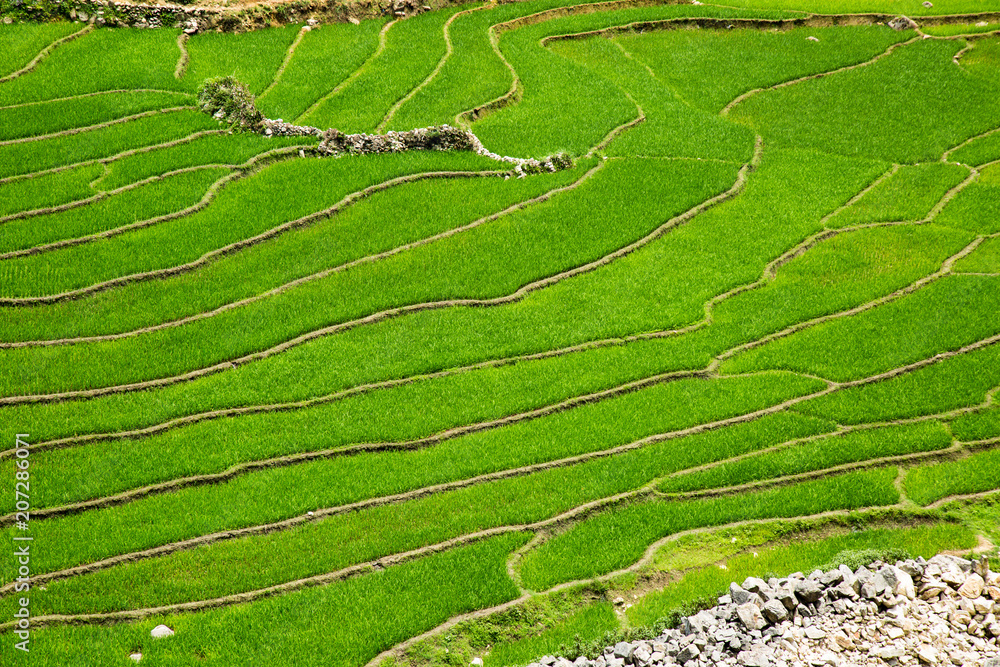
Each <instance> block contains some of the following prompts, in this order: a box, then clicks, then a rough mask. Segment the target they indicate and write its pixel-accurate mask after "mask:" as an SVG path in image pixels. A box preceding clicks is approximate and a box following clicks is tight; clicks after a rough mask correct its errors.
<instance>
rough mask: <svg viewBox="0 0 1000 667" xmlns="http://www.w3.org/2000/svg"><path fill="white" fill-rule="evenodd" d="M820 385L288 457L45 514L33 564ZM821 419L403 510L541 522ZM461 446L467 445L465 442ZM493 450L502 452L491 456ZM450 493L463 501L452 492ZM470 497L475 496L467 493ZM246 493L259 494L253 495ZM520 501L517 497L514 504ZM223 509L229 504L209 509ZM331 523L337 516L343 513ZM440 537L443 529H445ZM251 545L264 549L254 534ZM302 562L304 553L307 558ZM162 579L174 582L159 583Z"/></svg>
mask: <svg viewBox="0 0 1000 667" xmlns="http://www.w3.org/2000/svg"><path fill="white" fill-rule="evenodd" d="M818 388H819V386H818V383H816V382H815V381H810V380H800V379H797V378H793V377H788V376H784V377H783V376H781V375H775V376H762V377H755V378H748V379H746V380H744V381H741V382H738V383H733V384H728V383H724V384H717V385H713V386H708V387H703V388H699V387H697V385H695V386H693V387H692V386H691V385H690V384H688V385H686V386H685V385H681V386H677V387H674V386H670V385H667V386H664V387H663V388H661V389H659V390H647V391H646V392H645V393H644V394H643V395H638V396H633V397H631V398H626V399H622V400H619V401H617V402H616V403H611V404H609V407H603V408H599V409H591V410H584V411H574V412H573V413H570V415H568V416H567V417H563V418H556V417H549V418H548V419H545V420H538V421H535V422H528V423H526V424H522V425H518V426H513V427H508V428H507V429H501V430H498V431H496V432H491V433H488V434H479V435H471V436H466V437H465V438H464V439H462V440H454V441H449V442H448V443H443V444H442V445H438V446H435V447H432V448H429V449H424V450H421V451H418V452H415V453H407V452H400V453H391V452H389V453H384V454H366V455H359V456H356V457H341V458H335V459H329V460H322V459H321V460H316V461H312V462H309V463H304V464H299V465H295V466H291V467H285V468H277V469H273V470H263V471H259V472H255V473H252V474H248V475H244V476H241V477H239V478H236V479H234V480H232V481H230V482H228V483H225V484H222V485H218V486H201V487H193V488H188V489H182V490H180V491H178V492H176V493H170V494H165V495H159V496H151V497H147V498H145V499H141V500H137V501H135V502H132V503H130V504H127V505H121V506H118V507H110V508H105V509H97V510H94V511H90V512H86V513H83V514H77V515H71V516H65V517H58V518H52V519H47V520H45V521H43V522H40V525H41V528H40V530H42V531H44V532H43V534H44V535H46V539H49V540H51V541H52V542H53V543H56V540H58V545H59V546H56V547H53V548H51V549H49V550H48V551H46V552H45V554H43V555H40V556H39V557H38V558H36V559H35V560H33V561H32V562H33V564H34V567H35V568H36V571H39V572H41V571H51V570H55V569H59V568H63V567H68V566H71V565H74V564H78V563H81V562H89V561H92V560H96V559H99V558H105V557H108V556H109V555H112V554H114V553H121V552H129V551H134V550H138V549H144V548H149V547H151V546H155V545H158V544H164V543H168V542H172V541H176V540H180V539H186V538H189V537H193V536H196V535H199V534H205V533H210V532H215V531H218V530H226V529H231V528H238V527H241V526H248V525H258V524H261V523H269V522H273V521H277V520H281V519H284V518H288V517H291V516H297V515H300V514H305V512H307V511H312V510H315V509H317V508H319V507H333V506H339V505H342V504H346V503H352V502H357V501H359V500H363V499H366V498H373V497H381V496H384V495H388V494H393V493H399V492H403V491H407V490H411V489H416V488H421V487H423V486H425V485H430V484H437V483H442V482H447V481H451V480H454V479H467V478H471V477H473V476H475V475H478V474H482V473H486V472H492V471H496V470H504V469H508V468H507V467H508V466H509V467H510V468H513V467H515V466H520V465H524V464H531V463H536V462H540V461H544V460H547V459H548V458H549V457H559V456H560V455H566V454H574V453H580V452H586V451H589V450H590V449H591V448H592V447H600V446H602V445H603V446H615V445H618V444H623V443H624V442H627V441H628V439H629V438H630V437H634V438H639V437H645V436H647V435H649V434H653V433H657V432H658V431H661V430H662V431H669V430H670V429H674V428H681V427H686V426H692V425H695V424H697V423H699V422H701V421H702V420H704V421H711V420H713V419H720V418H726V417H732V416H735V415H739V414H743V413H746V412H751V411H754V410H760V409H763V408H766V407H768V406H771V405H774V404H777V403H780V402H782V401H784V400H787V399H789V398H792V397H795V396H800V395H803V394H807V393H809V392H812V391H816V390H817V389H818ZM699 389H700V391H699ZM716 396H717V397H726V398H727V399H728V400H729V405H727V406H724V407H723V406H714V405H713V404H712V402H711V399H712V398H713V397H716ZM678 397H683V398H685V399H687V400H691V401H692V402H695V403H696V402H698V401H704V403H703V404H702V405H701V406H700V409H699V410H698V412H697V413H696V414H685V413H683V412H682V413H680V414H678V413H677V412H672V411H669V410H668V408H669V406H670V405H673V404H675V403H671V399H677V398H678ZM616 405H619V406H623V408H624V409H630V410H631V411H632V412H631V414H633V415H637V416H638V415H643V416H644V418H645V419H647V420H650V422H649V424H647V425H637V426H636V427H634V428H633V429H632V430H631V431H624V430H623V432H622V433H621V434H616V433H614V432H613V431H611V432H609V431H607V430H605V431H603V432H602V430H601V429H602V428H604V427H603V426H602V424H601V422H599V421H592V420H593V419H594V417H593V415H595V414H597V415H602V414H607V411H608V410H610V409H613V408H614V407H615V406H616ZM720 407H721V408H722V409H720ZM658 413H663V416H662V417H659V415H658ZM553 424H555V425H559V424H568V425H569V426H571V427H572V428H574V429H575V432H578V433H579V434H580V436H581V438H584V439H586V438H587V437H588V435H589V436H590V437H592V438H594V439H595V440H596V442H593V443H589V442H588V443H586V444H583V445H572V444H570V445H567V444H565V443H560V442H559V441H556V442H555V443H554V444H549V443H551V441H552V435H551V434H552V433H553V431H552V430H549V429H550V428H552V425H553ZM828 428H829V427H828V425H825V424H823V423H822V422H818V421H815V420H809V419H804V418H791V419H789V418H786V417H781V418H772V419H769V420H761V421H759V422H754V423H752V424H750V425H746V426H741V427H734V428H731V429H728V431H726V432H719V434H713V435H711V436H709V435H700V436H694V437H690V438H686V439H684V440H683V441H682V440H678V439H674V440H667V441H663V442H662V443H659V444H656V445H652V446H646V447H643V448H640V449H637V450H635V451H632V452H629V453H626V454H620V455H618V456H615V457H613V458H602V459H596V460H593V461H589V462H586V463H581V464H577V465H574V466H571V467H567V468H556V469H553V470H548V471H544V472H536V473H533V474H531V475H529V476H527V477H519V478H513V479H508V480H504V481H499V482H490V483H487V484H482V485H480V486H478V487H473V488H469V489H463V490H460V491H450V492H448V493H446V494H442V495H438V496H433V497H431V498H427V499H423V500H419V501H414V502H410V503H407V504H406V505H404V506H402V507H403V508H404V509H403V510H399V511H406V512H410V511H417V510H408V509H405V508H406V507H410V506H412V507H424V508H425V509H426V511H427V512H430V514H426V516H428V517H429V516H432V515H433V511H432V510H433V508H436V507H444V506H446V505H447V504H448V503H453V504H454V503H460V505H458V504H455V505H454V506H455V507H458V506H462V507H466V506H467V507H469V508H470V512H471V511H472V509H473V508H475V509H476V511H475V513H473V514H472V515H469V516H466V515H456V516H455V517H454V521H455V522H457V523H456V524H454V525H452V524H449V525H452V528H449V527H448V526H447V525H445V524H443V523H439V525H437V526H436V529H440V530H446V529H447V530H449V531H450V530H458V531H459V532H458V533H457V534H461V531H462V530H465V531H469V530H473V529H482V528H486V527H490V526H494V525H505V524H509V523H518V522H526V521H537V520H540V519H543V518H546V517H548V516H552V515H554V514H558V513H559V512H563V511H566V510H568V509H570V508H572V507H574V506H576V505H579V504H581V503H584V502H589V501H591V500H595V499H597V498H601V497H606V496H610V495H614V494H616V493H621V492H623V491H627V490H630V489H634V488H638V487H640V486H642V485H644V484H646V483H648V482H650V481H651V480H652V479H653V478H655V477H657V476H659V475H664V474H669V473H671V472H674V471H676V470H678V469H680V468H682V467H685V466H688V465H700V464H703V463H708V462H711V461H713V460H716V459H717V458H726V457H728V456H732V455H734V452H735V454H740V453H744V452H746V451H753V450H756V449H761V448H763V447H767V446H772V445H775V444H778V443H780V442H784V441H786V440H788V439H791V438H796V437H801V436H803V435H810V434H813V433H817V432H821V431H823V430H828ZM556 432H557V431H556ZM722 433H725V436H723V435H721V434H722ZM518 434H524V436H525V438H526V439H527V440H528V441H529V442H533V443H537V444H535V445H534V446H535V447H536V450H534V451H532V450H527V451H525V452H514V453H505V452H504V451H503V450H504V449H505V448H507V449H509V448H511V440H508V439H507V438H508V437H510V438H516V436H517V435H518ZM723 437H729V438H731V440H725V439H723ZM515 441H516V440H515ZM463 444H465V445H466V447H464V448H463V447H462V445H463ZM470 446H471V450H470ZM449 452H450V456H449V455H448V453H449ZM491 452H493V454H492V455H491V454H490V453H491ZM480 456H481V458H480ZM492 458H496V459H497V461H496V462H493V461H492V460H491V459H492ZM366 464H367V465H366ZM333 478H336V479H339V480H341V482H340V483H338V484H337V485H330V484H329V483H328V482H327V481H326V480H329V479H333ZM557 488H562V489H564V490H565V493H559V494H555V495H553V493H552V491H553V489H557ZM456 498H461V499H464V500H461V501H459V500H455V499H456ZM473 498H475V499H476V500H475V501H473V500H472V499H473ZM251 499H254V502H250V500H251ZM515 499H520V500H517V501H516V502H515ZM40 500H41V499H40ZM43 502H44V501H43ZM469 503H472V504H469ZM222 507H224V508H226V509H225V511H224V512H218V511H217V510H213V509H212V508H222ZM386 511H387V512H390V513H391V512H396V511H397V510H396V509H393V506H390V507H389V508H382V509H377V510H368V511H366V513H365V516H368V515H369V514H372V515H381V513H383V512H386ZM420 511H421V512H423V511H424V510H420ZM435 511H436V510H435ZM144 516H159V517H161V520H159V521H157V522H155V523H154V524H149V523H146V524H144V528H143V530H141V531H137V530H124V526H128V525H138V524H135V522H136V521H138V522H139V523H140V524H142V523H143V520H142V518H141V517H144ZM168 517H169V520H168ZM345 520H346V519H345ZM473 520H474V521H475V523H474V524H471V525H470V524H469V523H468V522H469V521H473ZM330 521H332V523H333V524H337V525H339V524H340V522H341V521H342V520H341V519H331V520H330ZM330 521H324V522H322V523H320V524H316V525H317V526H318V528H316V530H321V531H322V530H335V529H336V527H335V526H334V527H332V528H331V527H329V526H328V525H327V524H329V523H330ZM365 521H367V519H365ZM422 521H423V520H422V519H421V520H418V518H417V516H416V515H414V516H413V517H411V518H410V519H406V520H402V519H401V520H400V521H399V522H394V523H393V524H392V525H394V526H396V528H397V529H399V526H402V525H407V526H413V527H414V529H416V528H419V527H420V526H424V524H423V523H422ZM433 523H434V522H433V521H432V522H431V523H430V524H427V526H426V529H430V526H431V525H433ZM324 526H327V527H326V528H324ZM7 530H8V531H9V530H10V529H7ZM310 530H312V529H310ZM404 537H405V536H404V535H403V534H402V533H400V534H399V535H398V538H399V539H403V538H404ZM446 537H447V534H446V535H444V536H442V537H440V539H446ZM278 539H279V540H280V538H278ZM373 539H374V537H373ZM393 539H396V538H393ZM432 541H433V540H432ZM250 547H251V548H259V547H255V546H254V545H253V544H251V545H250ZM220 548H221V550H222V551H223V552H225V551H226V550H227V549H228V547H219V548H217V550H218V549H220ZM389 553H391V552H389ZM307 565H308V564H307V563H305V562H304V563H303V566H307ZM234 583H235V582H234ZM164 585H171V584H169V583H166V582H165V584H164Z"/></svg>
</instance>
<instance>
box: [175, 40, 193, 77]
mask: <svg viewBox="0 0 1000 667" xmlns="http://www.w3.org/2000/svg"><path fill="white" fill-rule="evenodd" d="M187 41H188V35H187V33H186V32H182V33H181V34H179V35H177V49H178V50H179V51H180V52H181V54H180V56H179V57H178V58H177V66H176V67H174V78H175V79H177V80H178V81H180V80H181V79H183V78H184V74H186V73H187V66H188V62H190V57H189V56H188V52H187V46H186V44H187Z"/></svg>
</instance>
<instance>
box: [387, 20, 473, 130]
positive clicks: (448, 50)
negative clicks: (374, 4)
mask: <svg viewBox="0 0 1000 667" xmlns="http://www.w3.org/2000/svg"><path fill="white" fill-rule="evenodd" d="M486 7H487V5H485V4H484V5H481V6H479V7H474V8H472V9H465V10H463V11H460V12H458V13H456V14H454V15H452V16H451V18H449V19H448V20H447V21H445V24H444V29H443V32H444V47H445V50H444V55H443V56H441V60H439V61H438V64H437V67H435V68H434V71H433V72H431V73H430V74H428V75H427V78H426V79H424V80H423V81H421V82H420V83H419V84H418V85H417V86H416V87H415V88H414V89H413V90H411V91H410V92H408V93H407V94H406V95H404V96H403V97H401V98H400V99H399V100H397V101H396V103H395V104H393V105H392V107H391V108H390V109H389V111H388V113H386V114H385V118H383V119H382V122H381V123H379V124H378V127H376V128H375V133H376V134H381V133H382V132H384V131H385V127H386V125H388V124H389V121H391V120H392V117H393V116H395V115H396V112H397V111H399V110H400V108H401V107H402V106H403V105H404V104H406V103H407V102H409V101H410V100H411V99H413V97H414V95H416V94H417V93H419V92H420V91H421V90H423V89H424V88H425V87H427V85H428V84H430V82H431V81H433V80H434V79H436V78H437V75H438V74H440V73H441V69H442V68H443V67H444V64H445V63H446V62H448V59H449V58H451V54H452V53H453V52H454V50H455V47H454V45H453V44H452V43H451V34H450V33H449V29H450V28H451V24H452V22H453V21H454V20H455V19H457V18H458V17H459V16H463V15H465V14H471V13H472V12H478V11H479V10H481V9H485V8H486Z"/></svg>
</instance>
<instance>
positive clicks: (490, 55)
mask: <svg viewBox="0 0 1000 667" xmlns="http://www.w3.org/2000/svg"><path fill="white" fill-rule="evenodd" d="M568 2H569V0H533V1H531V2H518V3H510V4H504V5H497V6H496V7H492V8H490V9H489V10H487V11H472V12H470V13H468V14H464V15H462V16H459V17H458V18H456V19H455V20H454V21H453V22H452V24H451V28H450V30H449V35H450V38H451V43H452V47H453V52H452V55H451V57H450V58H449V59H448V60H447V61H446V62H445V64H444V66H443V67H442V68H441V71H440V72H438V75H437V76H436V77H435V78H434V79H433V80H431V82H430V83H429V84H428V85H427V86H425V87H424V88H422V89H421V90H420V91H419V92H417V94H416V95H414V96H413V97H412V98H411V99H410V100H409V101H408V102H406V103H405V104H404V105H403V106H402V107H400V109H399V111H398V112H397V113H396V115H395V116H393V118H392V120H391V122H390V123H389V125H388V129H390V130H409V129H412V128H414V127H427V126H430V125H441V124H442V123H448V124H451V125H454V124H455V117H456V116H457V115H458V114H460V113H462V112H463V111H467V110H469V109H472V108H473V107H475V106H476V105H479V104H484V103H486V102H489V101H490V100H492V99H494V98H497V97H499V96H501V95H503V94H504V93H506V92H507V90H508V88H509V87H510V84H511V76H510V72H509V71H508V70H507V68H506V67H504V65H503V63H502V62H501V61H500V59H499V58H497V56H496V54H495V53H494V52H493V49H492V48H491V47H490V41H489V29H490V26H492V25H495V24H498V23H502V22H504V21H509V20H511V19H514V18H517V17H520V16H527V15H529V14H532V13H534V12H539V11H544V10H546V9H550V8H552V7H559V6H562V5H566V4H567V3H568ZM469 9H475V7H469ZM469 72H475V76H469Z"/></svg>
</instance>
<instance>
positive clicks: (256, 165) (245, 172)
mask: <svg viewBox="0 0 1000 667" xmlns="http://www.w3.org/2000/svg"><path fill="white" fill-rule="evenodd" d="M298 148H299V147H298V146H285V147H282V148H275V149H273V150H270V151H267V152H265V153H261V154H259V155H255V156H253V157H252V158H250V159H249V160H247V161H246V162H244V163H243V164H202V165H197V166H194V167H184V168H182V169H175V170H174V171H168V172H165V173H162V174H158V175H156V176H151V177H149V178H147V179H145V180H143V181H138V182H136V183H130V184H129V185H125V186H122V187H120V188H118V189H117V190H108V191H106V192H103V193H100V194H98V195H95V196H94V197H90V198H89V199H83V200H79V201H77V202H70V203H69V204H62V205H60V206H57V207H50V208H49V209H38V211H39V212H34V211H33V212H32V214H33V215H41V214H44V213H54V212H57V211H62V210H67V209H70V208H76V207H78V206H83V205H85V204H90V203H93V202H95V201H98V200H100V199H104V198H105V197H108V196H110V195H114V194H118V193H120V192H124V191H126V190H131V189H133V188H135V187H139V186H140V185H147V184H149V183H152V182H155V181H159V180H162V179H164V178H168V177H170V176H176V175H179V174H187V173H191V172H195V171H202V170H205V169H230V170H232V172H233V173H229V174H226V175H225V176H222V177H221V178H219V179H218V180H216V181H215V182H214V183H212V184H211V185H210V186H209V187H208V189H207V190H206V191H205V195H204V196H203V197H202V198H201V200H200V201H198V202H197V203H195V204H192V205H191V206H188V207H187V208H184V209H182V210H180V211H175V212H173V213H166V214H164V215H159V216H156V217H153V218H147V219H145V220H137V221H136V222H133V223H130V224H128V225H123V226H121V227H115V228H113V229H107V230H105V231H103V232H97V233H94V234H89V235H87V236H79V237H76V238H71V239H63V240H60V241H53V242H52V243H46V244H44V245H39V246H33V247H31V248H25V249H24V250H12V251H10V252H6V253H2V254H0V260H4V259H12V258H14V257H23V256H25V255H37V254H41V253H45V252H50V251H52V250H56V249H58V248H66V247H69V246H76V245H82V244H85V243H91V242H93V241H96V240H98V239H106V238H111V237H112V236H118V235H119V234H124V233H125V232H128V231H133V230H136V229H141V228H143V227H149V226H152V225H155V224H159V223H161V222H167V221H169V220H174V219H176V218H182V217H184V216H186V215H191V214H192V213H196V212H198V211H200V210H201V209H203V208H205V207H206V206H208V205H209V204H210V203H211V202H212V200H213V199H214V198H215V195H217V194H218V192H219V190H220V189H222V188H223V187H224V186H225V185H227V184H229V183H231V182H235V181H238V180H240V179H242V178H245V177H247V176H250V175H252V174H254V173H256V171H257V170H259V169H260V168H261V167H262V166H264V165H265V164H271V163H272V162H276V161H278V160H279V159H280V158H281V157H284V156H286V155H291V154H293V153H295V152H296V150H297V149H298ZM5 221H6V219H4V218H0V222H5ZM46 344H48V341H20V342H11V343H9V342H0V349H5V348H16V347H32V346H42V345H46Z"/></svg>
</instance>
